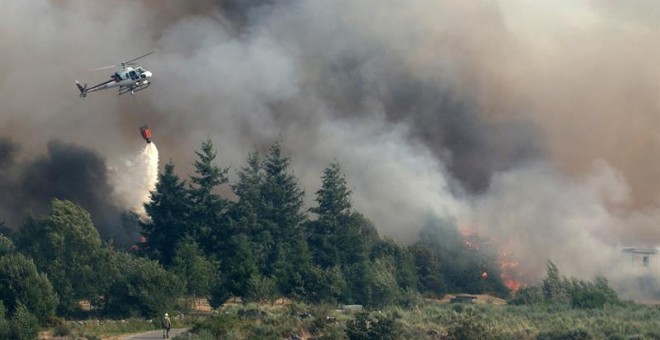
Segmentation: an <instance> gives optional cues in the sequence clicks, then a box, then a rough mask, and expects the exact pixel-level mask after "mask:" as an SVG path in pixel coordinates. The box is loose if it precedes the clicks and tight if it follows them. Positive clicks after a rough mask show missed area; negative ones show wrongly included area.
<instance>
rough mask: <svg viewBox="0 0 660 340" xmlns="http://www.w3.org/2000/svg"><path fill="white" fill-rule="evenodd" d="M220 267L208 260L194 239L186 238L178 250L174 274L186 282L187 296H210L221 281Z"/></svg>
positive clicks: (173, 264) (173, 265)
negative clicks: (213, 288)
mask: <svg viewBox="0 0 660 340" xmlns="http://www.w3.org/2000/svg"><path fill="white" fill-rule="evenodd" d="M219 267H220V265H219V264H218V263H217V262H216V261H213V260H211V259H209V258H207V257H206V256H205V255H204V253H203V252H202V250H201V249H200V248H199V247H198V246H197V242H195V240H193V239H192V237H190V236H187V237H184V238H183V239H182V240H181V241H179V244H178V246H177V248H176V252H175V256H174V260H173V263H172V272H174V273H175V274H176V275H177V276H178V277H179V278H181V279H183V280H184V283H185V292H186V294H189V295H192V296H209V294H210V293H211V289H212V287H214V286H215V285H217V283H218V282H219V280H220V275H219V274H220V273H219Z"/></svg>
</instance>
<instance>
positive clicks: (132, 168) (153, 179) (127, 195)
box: [110, 142, 158, 220]
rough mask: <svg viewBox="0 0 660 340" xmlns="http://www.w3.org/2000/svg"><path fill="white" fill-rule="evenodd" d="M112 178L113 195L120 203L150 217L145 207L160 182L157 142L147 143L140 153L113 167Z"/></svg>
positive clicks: (132, 210)
mask: <svg viewBox="0 0 660 340" xmlns="http://www.w3.org/2000/svg"><path fill="white" fill-rule="evenodd" d="M110 180H111V182H112V183H113V185H114V189H115V190H114V192H113V196H114V198H115V200H116V201H117V203H118V205H119V206H120V207H122V208H124V209H125V210H128V211H131V212H133V213H135V214H136V215H138V216H139V217H140V219H142V220H146V219H148V218H149V216H148V215H147V212H146V210H145V208H144V204H145V203H148V202H149V200H150V198H151V192H152V191H154V190H155V189H156V184H157V182H158V148H156V144H155V143H153V142H152V143H147V144H146V145H145V147H144V149H143V150H142V152H140V153H139V154H137V155H135V156H133V157H132V158H128V159H124V160H123V162H121V163H119V164H118V165H117V166H115V167H111V172H110Z"/></svg>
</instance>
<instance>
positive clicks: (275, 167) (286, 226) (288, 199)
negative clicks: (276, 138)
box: [261, 142, 306, 244]
mask: <svg viewBox="0 0 660 340" xmlns="http://www.w3.org/2000/svg"><path fill="white" fill-rule="evenodd" d="M289 162H290V161H289V159H288V158H287V157H285V156H284V155H283V154H282V146H281V144H280V143H279V142H278V143H275V144H274V145H272V146H271V147H270V150H269V153H268V156H267V157H266V159H265V160H264V164H263V169H264V172H265V177H264V183H263V185H262V186H261V195H262V199H263V201H264V203H265V207H264V208H265V209H264V210H265V211H264V216H263V219H264V220H265V221H266V222H267V223H268V224H269V226H270V229H271V234H272V235H273V238H274V239H275V240H277V241H278V242H284V243H287V244H288V243H291V242H293V241H295V240H300V239H301V236H302V229H301V223H302V222H303V221H304V220H305V219H306V216H305V214H304V213H303V212H302V206H303V196H304V195H305V193H304V191H303V190H302V189H300V187H299V186H298V182H297V179H296V178H295V177H294V176H293V175H291V174H289V173H288V170H289Z"/></svg>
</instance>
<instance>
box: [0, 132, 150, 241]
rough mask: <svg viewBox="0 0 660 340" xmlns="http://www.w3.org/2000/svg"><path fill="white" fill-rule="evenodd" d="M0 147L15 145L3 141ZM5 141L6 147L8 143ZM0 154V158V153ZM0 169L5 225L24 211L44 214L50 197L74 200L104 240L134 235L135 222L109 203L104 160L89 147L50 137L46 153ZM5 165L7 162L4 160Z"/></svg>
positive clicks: (13, 224)
mask: <svg viewBox="0 0 660 340" xmlns="http://www.w3.org/2000/svg"><path fill="white" fill-rule="evenodd" d="M0 145H1V147H0V150H6V149H12V148H15V146H14V145H13V144H7V142H3V143H2V144H0ZM7 145H9V146H7ZM0 156H2V157H0V159H5V157H4V156H5V155H4V154H0ZM7 160H8V161H9V162H8V163H10V164H8V166H6V167H3V171H1V172H0V185H1V186H2V189H3V190H2V195H1V196H0V200H1V202H2V210H0V211H1V212H2V215H0V217H1V218H2V219H3V220H4V221H6V223H7V224H8V226H9V227H12V228H14V229H15V228H16V227H17V226H19V225H20V223H21V220H22V218H23V217H24V214H26V213H32V214H34V215H36V216H39V217H40V216H43V215H44V214H45V213H47V212H48V210H49V208H50V203H51V201H52V199H53V198H58V199H65V200H70V201H73V202H75V203H77V204H79V205H80V206H82V207H83V208H85V209H86V210H87V211H89V212H90V214H91V216H92V220H93V221H94V224H95V225H96V226H97V228H98V229H99V232H100V234H101V235H102V236H103V237H104V238H105V239H111V238H112V239H114V240H115V242H116V244H118V245H123V244H127V243H130V242H132V241H134V240H135V239H136V238H137V237H138V236H139V230H138V229H137V228H136V226H137V225H136V224H135V223H132V222H130V218H129V217H128V216H123V215H124V214H125V213H124V212H123V210H122V209H120V208H119V207H117V206H115V205H114V204H112V200H111V199H110V197H111V196H110V195H111V193H112V188H111V186H110V185H109V183H108V181H109V178H108V173H107V166H106V163H105V160H104V159H103V158H102V157H101V156H99V155H97V154H96V153H95V152H93V151H92V150H89V149H86V148H83V147H80V146H76V145H74V144H68V143H63V142H61V141H57V140H53V141H51V142H49V143H48V145H47V151H46V154H45V155H42V156H38V157H36V158H34V159H29V160H26V161H23V162H21V163H20V164H19V163H16V164H12V163H11V159H7ZM3 164H7V163H3Z"/></svg>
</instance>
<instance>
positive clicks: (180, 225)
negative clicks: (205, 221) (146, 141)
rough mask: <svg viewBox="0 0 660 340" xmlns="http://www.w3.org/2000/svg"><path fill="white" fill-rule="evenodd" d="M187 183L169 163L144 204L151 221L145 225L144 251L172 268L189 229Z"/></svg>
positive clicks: (143, 231)
mask: <svg viewBox="0 0 660 340" xmlns="http://www.w3.org/2000/svg"><path fill="white" fill-rule="evenodd" d="M186 195H187V192H186V188H185V182H184V181H181V180H179V177H178V176H177V175H176V174H175V173H174V164H173V163H172V162H171V161H170V162H169V163H168V164H166V165H165V171H164V172H163V173H162V174H160V175H159V176H158V184H156V190H155V191H153V192H152V193H151V201H150V202H149V203H147V204H145V208H146V211H147V214H148V215H149V216H150V217H151V221H148V222H145V223H142V224H141V225H142V235H143V236H144V237H145V242H144V243H143V247H144V249H143V250H144V251H145V252H146V253H147V254H148V255H149V256H150V257H151V258H153V259H157V260H159V261H160V262H161V263H162V264H163V265H165V266H169V265H170V264H171V263H172V258H173V256H174V247H175V245H176V244H177V243H178V242H179V240H180V239H181V238H183V237H184V236H185V235H186V234H189V233H191V230H189V229H188V226H187V224H188V222H187V221H188V218H189V216H190V205H189V201H188V199H187V196H186Z"/></svg>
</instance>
